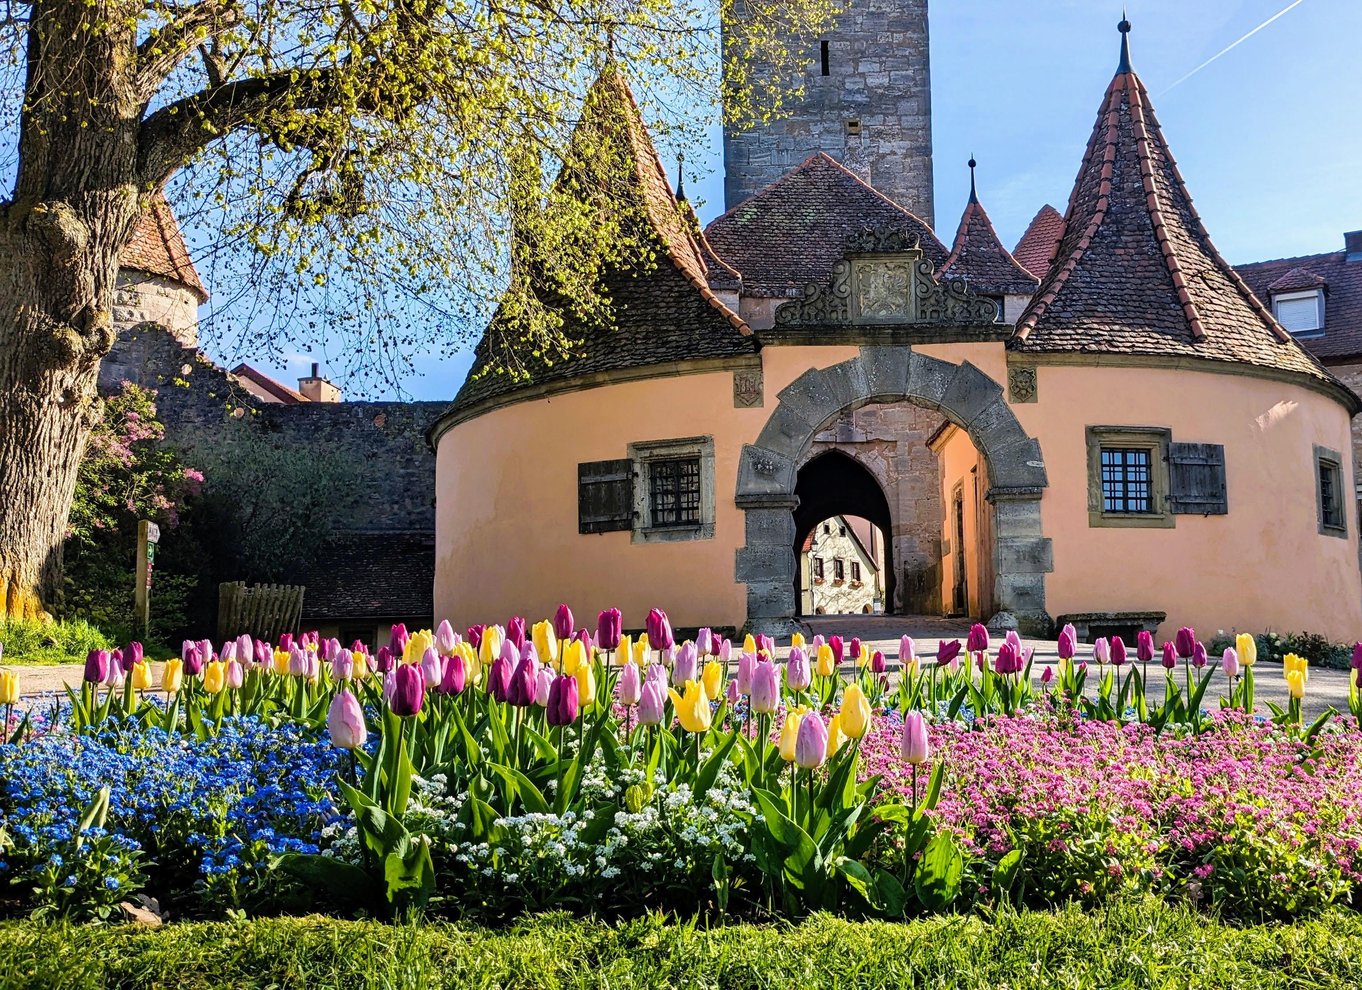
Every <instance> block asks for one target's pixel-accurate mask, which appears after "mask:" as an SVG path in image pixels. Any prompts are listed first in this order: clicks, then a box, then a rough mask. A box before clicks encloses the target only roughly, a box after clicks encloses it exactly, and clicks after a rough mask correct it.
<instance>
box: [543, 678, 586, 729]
mask: <svg viewBox="0 0 1362 990" xmlns="http://www.w3.org/2000/svg"><path fill="white" fill-rule="evenodd" d="M577 706H578V702H577V678H575V677H568V676H566V675H564V676H562V677H555V678H554V679H553V683H552V684H551V685H549V703H548V706H547V709H546V710H545V712H544V714H545V716H546V717H547V719H548V723H549V725H571V724H572V723H573V722H575V721H577Z"/></svg>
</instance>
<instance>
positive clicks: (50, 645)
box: [0, 618, 113, 664]
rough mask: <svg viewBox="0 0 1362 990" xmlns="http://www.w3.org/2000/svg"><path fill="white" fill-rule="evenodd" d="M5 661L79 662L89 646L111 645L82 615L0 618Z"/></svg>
mask: <svg viewBox="0 0 1362 990" xmlns="http://www.w3.org/2000/svg"><path fill="white" fill-rule="evenodd" d="M0 644H3V645H4V647H5V652H4V657H3V662H4V663H35V664H37V663H81V662H83V661H84V660H85V656H86V654H88V653H89V652H90V651H91V650H107V649H110V648H111V647H112V645H113V644H112V643H111V642H110V641H109V637H107V636H105V635H104V633H102V632H101V631H100V630H99V629H98V628H96V627H95V626H92V625H90V623H88V622H86V621H85V620H83V619H72V620H69V621H65V622H43V621H41V620H39V619H5V618H0Z"/></svg>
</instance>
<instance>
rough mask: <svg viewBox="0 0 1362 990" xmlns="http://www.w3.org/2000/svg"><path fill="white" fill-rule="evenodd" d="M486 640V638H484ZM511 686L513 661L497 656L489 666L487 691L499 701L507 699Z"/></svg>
mask: <svg viewBox="0 0 1362 990" xmlns="http://www.w3.org/2000/svg"><path fill="white" fill-rule="evenodd" d="M483 642H486V640H483ZM510 686H511V661H509V660H507V659H506V658H505V657H497V658H496V659H495V660H493V661H492V664H491V666H490V667H488V668H487V693H488V694H490V695H491V696H492V697H493V698H495V699H496V700H497V701H505V700H506V692H507V691H508V690H509V689H510Z"/></svg>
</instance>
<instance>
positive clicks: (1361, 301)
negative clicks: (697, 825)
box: [1238, 251, 1362, 361]
mask: <svg viewBox="0 0 1362 990" xmlns="http://www.w3.org/2000/svg"><path fill="white" fill-rule="evenodd" d="M1238 272H1239V274H1240V275H1242V276H1243V277H1244V281H1245V282H1247V283H1248V284H1249V286H1250V287H1251V288H1252V289H1253V291H1254V292H1256V293H1257V294H1258V298H1259V299H1261V300H1262V301H1263V303H1264V304H1266V305H1268V306H1271V305H1272V294H1273V293H1274V292H1295V291H1300V290H1302V289H1313V288H1318V287H1321V286H1322V287H1323V288H1324V334H1323V336H1318V337H1311V338H1310V339H1308V340H1302V341H1301V343H1302V344H1304V345H1305V346H1306V348H1308V349H1309V350H1310V351H1311V352H1312V353H1313V354H1315V355H1316V356H1317V357H1320V358H1323V359H1324V360H1326V361H1335V360H1339V359H1342V358H1354V357H1358V356H1362V261H1349V260H1348V256H1347V253H1346V252H1344V251H1332V252H1330V253H1328V254H1312V255H1305V256H1303V257H1299V258H1280V259H1277V260H1275V261H1259V262H1255V263H1254V264H1251V265H1239V266H1238Z"/></svg>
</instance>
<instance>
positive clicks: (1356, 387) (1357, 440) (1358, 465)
mask: <svg viewBox="0 0 1362 990" xmlns="http://www.w3.org/2000/svg"><path fill="white" fill-rule="evenodd" d="M1329 370H1330V371H1331V372H1333V374H1334V375H1335V376H1337V378H1338V380H1339V381H1341V382H1342V383H1343V384H1344V385H1347V386H1348V387H1349V388H1350V389H1352V390H1353V391H1354V392H1356V393H1357V394H1358V395H1362V364H1332V365H1330V366H1329ZM1353 467H1354V469H1355V477H1354V479H1353V482H1354V484H1355V486H1356V493H1357V497H1358V500H1359V502H1362V416H1354V417H1353Z"/></svg>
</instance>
